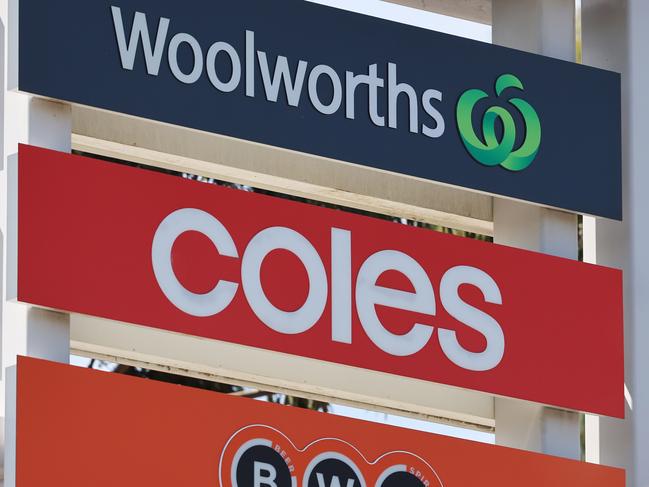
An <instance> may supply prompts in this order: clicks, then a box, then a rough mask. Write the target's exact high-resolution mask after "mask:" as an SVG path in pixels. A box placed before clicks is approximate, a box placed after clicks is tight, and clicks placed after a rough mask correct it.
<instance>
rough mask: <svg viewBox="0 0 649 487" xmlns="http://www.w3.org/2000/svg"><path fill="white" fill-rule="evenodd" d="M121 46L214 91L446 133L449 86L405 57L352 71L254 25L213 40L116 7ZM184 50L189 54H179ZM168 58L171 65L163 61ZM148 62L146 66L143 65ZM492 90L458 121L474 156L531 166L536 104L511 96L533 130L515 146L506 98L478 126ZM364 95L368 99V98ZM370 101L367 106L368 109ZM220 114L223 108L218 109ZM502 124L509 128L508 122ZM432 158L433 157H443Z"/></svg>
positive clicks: (128, 61)
mask: <svg viewBox="0 0 649 487" xmlns="http://www.w3.org/2000/svg"><path fill="white" fill-rule="evenodd" d="M111 12H112V17H113V26H114V29H115V39H116V41H117V42H116V46H117V51H118V52H119V59H120V61H121V65H122V68H123V69H124V70H127V71H133V70H134V69H135V67H136V63H141V62H142V61H144V68H145V69H146V72H147V74H148V75H149V76H152V77H154V78H155V77H157V76H159V74H160V72H161V68H163V69H166V68H168V70H169V71H170V73H171V75H172V76H173V77H174V78H175V79H176V80H177V81H178V82H180V83H182V84H183V85H187V86H191V85H194V84H201V85H203V86H206V85H207V84H208V83H209V85H211V86H212V87H213V88H214V92H213V93H214V96H226V95H228V94H229V93H238V94H239V95H241V94H244V93H245V96H246V97H248V98H253V99H255V98H259V99H262V98H263V99H265V100H266V101H267V102H269V103H284V100H286V104H287V105H288V109H289V110H290V109H301V110H314V111H315V112H317V113H319V114H320V115H321V116H324V117H331V116H340V115H344V117H345V118H346V119H347V120H350V121H355V123H365V124H368V123H369V124H372V125H374V126H376V127H381V128H384V129H391V130H402V131H405V130H407V131H408V132H410V133H411V134H414V135H415V136H422V135H423V136H425V137H428V138H430V139H439V138H441V137H442V136H444V134H445V131H446V121H445V120H444V115H443V112H444V110H443V109H442V108H441V107H442V106H443V104H444V93H443V92H442V90H437V89H433V88H429V89H423V90H422V89H421V87H415V86H413V85H412V84H410V83H408V82H407V81H406V80H404V79H402V73H403V70H400V69H399V66H398V65H397V63H394V62H387V63H385V64H380V63H378V62H374V63H371V64H367V67H366V68H365V66H363V65H361V66H360V67H358V68H357V69H362V70H363V71H364V72H359V71H357V70H356V71H351V70H350V69H345V68H344V67H342V66H330V65H327V64H317V63H316V62H313V61H310V60H305V59H290V58H288V57H287V56H283V55H271V54H270V51H269V50H268V49H260V47H261V46H260V45H261V44H262V42H261V39H260V38H259V37H258V36H257V35H256V33H255V32H254V31H253V30H246V31H245V33H244V32H242V33H241V35H240V36H237V37H236V38H235V39H231V40H230V41H231V42H232V43H229V42H226V41H222V40H217V41H214V40H212V42H211V43H210V44H203V43H202V41H204V39H202V38H201V41H199V39H198V38H197V37H195V36H193V35H191V34H190V33H187V32H177V33H174V32H173V27H174V25H175V24H174V22H173V21H172V19H169V18H165V17H159V18H155V19H154V23H157V28H156V27H154V26H153V25H150V20H151V19H150V18H147V15H146V13H144V12H135V13H134V15H132V16H130V15H129V16H128V17H130V18H132V21H131V22H130V29H129V22H128V21H127V22H126V23H125V22H124V20H125V19H124V17H123V16H122V10H121V8H120V7H117V6H112V7H111ZM181 50H183V51H184V52H185V55H184V56H183V62H181V60H180V59H179V58H180V57H181V56H180V55H179V53H180V51H181ZM165 59H166V61H167V62H166V66H165V63H164V62H163V61H164V60H165ZM140 69H142V67H140ZM511 89H517V90H521V91H522V90H523V84H522V83H521V82H520V80H519V79H518V78H516V77H515V76H513V75H511V74H504V75H502V76H501V77H500V78H498V80H497V81H496V94H497V95H498V96H501V94H503V92H504V91H505V90H509V91H511ZM488 96H489V95H488V94H487V93H485V92H484V91H482V90H478V89H472V90H468V91H466V92H465V93H463V94H462V96H461V97H460V100H459V102H458V104H457V124H458V128H459V132H460V136H461V139H462V141H463V143H464V145H465V147H466V148H467V150H468V151H469V153H470V154H471V155H472V156H473V158H474V159H475V160H476V161H478V162H480V163H481V164H484V165H487V166H496V165H501V166H502V167H504V168H506V169H509V170H511V171H521V170H523V169H525V168H526V167H528V166H529V165H530V164H531V163H532V161H533V160H534V158H535V157H536V154H537V153H538V150H539V145H540V143H541V125H540V122H539V118H538V116H537V114H536V112H535V111H534V109H533V108H532V107H531V106H530V105H529V104H528V103H527V102H526V101H524V100H522V99H520V98H511V99H509V100H508V101H509V103H510V104H511V105H513V106H514V107H515V108H516V109H518V111H520V113H521V115H522V116H523V120H524V125H525V138H524V142H523V143H522V145H521V146H520V147H518V148H516V150H514V149H515V147H514V146H515V145H516V141H517V140H520V139H521V137H518V138H517V137H516V130H517V127H516V123H515V121H514V117H513V116H512V114H511V113H510V111H508V110H506V109H505V108H502V107H500V106H492V107H491V108H489V109H488V110H487V111H486V112H485V114H484V117H483V119H482V130H481V132H482V133H481V135H477V134H476V132H475V130H474V127H473V115H474V113H473V112H474V110H475V108H476V104H477V103H478V102H479V101H480V100H482V99H484V98H487V97H488ZM363 99H364V100H363ZM361 106H364V107H365V108H364V109H362V110H361V109H360V107H361ZM215 116H216V114H215ZM501 129H502V130H501ZM435 163H436V162H435V161H432V160H431V161H430V164H435Z"/></svg>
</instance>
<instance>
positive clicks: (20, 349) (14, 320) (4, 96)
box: [0, 0, 72, 487]
mask: <svg viewBox="0 0 649 487" xmlns="http://www.w3.org/2000/svg"><path fill="white" fill-rule="evenodd" d="M16 6H17V5H16V3H15V2H14V1H13V0H11V1H9V0H1V1H0V20H1V22H0V43H1V48H0V58H1V59H2V63H1V65H2V70H1V71H0V108H2V113H3V119H2V120H1V121H0V124H1V125H2V131H1V133H2V139H1V146H2V150H3V154H2V158H1V159H0V252H1V255H2V257H1V258H0V273H1V275H2V280H1V281H0V326H1V330H2V333H1V337H2V356H1V362H2V369H1V370H0V374H1V377H0V391H1V392H2V395H3V397H2V398H1V399H0V418H2V420H3V421H2V431H1V432H0V433H2V437H0V440H1V443H0V445H1V446H2V450H3V453H4V455H3V460H4V461H3V468H2V472H1V476H2V478H1V479H0V486H8V487H13V486H15V453H16V452H15V416H14V414H15V392H16V391H15V375H14V374H15V364H16V358H17V356H18V355H29V356H32V357H40V358H46V359H49V360H55V361H60V362H68V360H69V350H70V331H69V330H70V329H69V315H67V314H62V313H55V312H53V311H46V310H41V309H36V308H31V307H29V306H26V305H23V304H19V303H16V302H15V301H14V300H13V298H14V297H15V288H16V282H15V279H16V272H15V271H16V268H17V264H16V260H15V259H16V245H17V234H16V230H17V225H16V224H17V212H16V210H17V208H16V203H17V195H16V192H15V190H16V187H15V184H14V183H15V181H16V178H17V173H16V171H17V151H18V143H29V144H33V145H38V146H41V147H47V148H50V149H56V150H60V151H65V152H70V151H71V133H72V117H71V108H70V106H69V105H64V104H60V103H54V102H50V101H44V100H38V99H34V98H30V97H28V96H26V95H22V94H18V93H14V92H11V91H9V90H8V83H7V79H13V78H15V76H16V72H17V65H16V61H17V56H16V55H15V54H16V52H15V49H17V48H18V46H16V45H15V43H13V42H9V41H8V39H9V38H10V36H11V39H12V40H13V39H17V35H16V31H15V29H17V27H18V26H17V25H15V20H16V15H15V13H16V12H15V7H16ZM10 50H14V52H12V51H10ZM52 280H53V282H55V281H56V276H52Z"/></svg>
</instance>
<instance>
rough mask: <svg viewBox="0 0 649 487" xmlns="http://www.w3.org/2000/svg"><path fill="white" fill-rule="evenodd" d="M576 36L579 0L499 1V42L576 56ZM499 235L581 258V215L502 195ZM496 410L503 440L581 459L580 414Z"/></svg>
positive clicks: (503, 404)
mask: <svg viewBox="0 0 649 487" xmlns="http://www.w3.org/2000/svg"><path fill="white" fill-rule="evenodd" d="M575 41H576V34H575V3H574V0H493V42H494V44H499V45H504V46H508V47H513V48H517V49H523V50H527V51H530V52H537V53H541V54H545V55H548V56H553V57H556V58H560V59H565V60H568V61H574V60H575V56H576V46H575ZM523 82H524V80H523ZM494 240H495V241H496V242H498V243H501V244H506V245H511V246H514V247H519V248H526V249H530V250H535V251H539V252H544V253H547V254H552V255H557V256H561V257H567V258H571V259H576V258H577V257H578V245H579V243H578V236H577V216H576V215H573V214H570V213H564V212H560V211H555V210H549V209H544V208H539V207H535V206H532V205H529V204H526V203H518V202H514V201H508V200H504V199H498V198H497V199H495V200H494ZM521 326H525V324H524V323H521ZM495 413H496V443H497V444H500V445H505V446H511V447H515V448H521V449H526V450H532V451H540V452H544V453H549V454H553V455H557V456H563V457H566V458H573V459H580V458H581V425H580V415H579V414H577V413H574V412H568V411H562V410H559V409H554V408H549V407H545V406H541V405H537V404H531V403H524V402H522V401H515V400H512V399H504V398H503V399H501V398H497V399H496V400H495Z"/></svg>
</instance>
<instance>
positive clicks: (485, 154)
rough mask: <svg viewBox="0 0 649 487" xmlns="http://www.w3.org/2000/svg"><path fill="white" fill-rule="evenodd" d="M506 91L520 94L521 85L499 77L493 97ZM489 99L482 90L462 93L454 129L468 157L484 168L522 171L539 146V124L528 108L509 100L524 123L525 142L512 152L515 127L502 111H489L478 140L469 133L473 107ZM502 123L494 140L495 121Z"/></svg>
mask: <svg viewBox="0 0 649 487" xmlns="http://www.w3.org/2000/svg"><path fill="white" fill-rule="evenodd" d="M507 88H517V89H519V90H521V91H523V83H521V81H520V80H519V79H518V78H517V77H516V76H514V75H513V74H503V75H502V76H500V77H499V78H498V80H497V81H496V94H497V95H498V96H500V95H501V94H502V92H503V91H504V90H505V89H507ZM488 96H489V95H487V93H485V92H484V91H482V90H468V91H465V92H464V93H463V94H462V96H461V97H460V100H459V101H458V102H457V110H456V116H457V126H458V129H459V131H460V137H462V142H464V147H466V149H467V150H468V151H469V153H470V154H471V156H473V158H474V159H475V160H476V161H478V162H479V163H480V164H484V165H485V166H497V165H501V166H502V167H504V168H505V169H509V170H510V171H522V170H523V169H525V168H527V167H528V166H529V165H530V164H532V161H534V158H535V157H536V154H537V153H538V152H539V146H540V145H541V122H540V120H539V116H538V115H537V113H536V111H535V110H534V108H532V105H530V104H529V103H527V102H526V101H525V100H521V99H520V98H510V99H509V100H508V101H509V103H511V104H512V105H514V106H515V107H516V108H517V109H518V111H519V112H520V113H521V115H522V116H523V120H524V121H525V132H526V133H525V141H524V142H523V144H522V145H521V146H520V147H519V148H518V149H516V150H514V144H515V142H516V124H515V123H514V117H512V115H511V113H509V112H508V111H507V110H505V109H504V108H502V107H498V106H494V107H491V108H489V109H488V110H487V111H486V112H485V114H484V117H483V119H482V133H483V137H484V141H483V140H481V139H480V138H479V137H478V136H477V135H476V133H475V131H474V130H473V109H474V107H475V105H476V103H477V102H478V101H480V100H482V99H484V98H487V97H488ZM498 119H500V121H501V123H502V137H501V138H500V140H498V137H497V136H496V120H498Z"/></svg>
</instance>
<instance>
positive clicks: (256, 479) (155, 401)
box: [17, 358, 625, 487]
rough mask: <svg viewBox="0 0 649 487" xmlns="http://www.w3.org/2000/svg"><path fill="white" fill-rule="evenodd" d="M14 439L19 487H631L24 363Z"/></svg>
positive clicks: (419, 439) (298, 414)
mask: <svg viewBox="0 0 649 487" xmlns="http://www.w3.org/2000/svg"><path fill="white" fill-rule="evenodd" d="M89 398H92V400H91V401H89ZM17 437H18V439H19V441H18V451H17V462H18V463H17V478H18V481H19V485H21V486H23V487H41V486H43V485H66V486H68V487H77V486H79V487H81V486H83V487H85V486H87V485H92V486H96V487H103V486H114V485H122V486H127V487H128V486H141V485H156V486H160V487H164V486H177V485H191V486H192V487H203V486H205V487H208V486H209V487H211V486H218V487H442V486H443V487H465V486H469V485H481V486H485V487H489V486H494V487H495V486H498V487H509V486H512V487H513V486H519V485H525V486H527V487H541V486H543V487H546V486H548V485H569V486H570V487H623V486H624V477H625V476H624V471H623V470H619V469H614V468H609V467H603V466H600V465H591V464H587V463H584V462H577V461H572V460H564V459H560V458H555V457H550V456H546V455H540V454H535V453H529V452H524V451H520V450H514V449H510V448H503V447H497V446H493V445H486V444H482V443H476V442H471V441H466V440H459V439H455V438H449V437H444V436H438V435H432V434H429V433H422V432H417V431H411V430H406V429H401V428H395V427H391V426H385V425H380V424H373V423H367V422H364V421H358V420H352V419H348V418H342V417H337V416H333V415H329V414H324V413H317V412H313V411H306V410H302V409H298V408H292V407H287V406H279V405H274V404H267V403H263V402H259V401H255V400H252V399H245V398H238V397H230V396H227V395H224V394H218V393H215V392H212V391H203V390H199V389H191V388H187V387H179V386H175V385H170V384H164V383H160V382H155V381H148V380H143V379H138V378H133V377H126V376H123V375H119V374H111V373H107V372H99V371H93V370H88V369H83V368H76V367H70V366H67V365H61V364H55V363H50V362H45V361H41V360H36V359H28V358H20V359H19V362H18V404H17ZM89 445H98V446H97V447H96V448H92V447H89ZM35 465H38V468H34V466H35Z"/></svg>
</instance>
